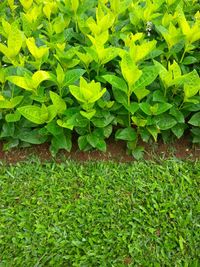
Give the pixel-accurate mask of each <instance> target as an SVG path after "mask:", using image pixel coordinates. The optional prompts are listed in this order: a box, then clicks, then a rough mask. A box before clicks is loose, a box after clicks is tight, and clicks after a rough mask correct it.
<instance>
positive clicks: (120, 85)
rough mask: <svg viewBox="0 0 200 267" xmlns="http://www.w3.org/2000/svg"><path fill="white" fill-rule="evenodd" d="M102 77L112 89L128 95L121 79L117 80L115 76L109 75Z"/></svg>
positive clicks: (124, 83)
mask: <svg viewBox="0 0 200 267" xmlns="http://www.w3.org/2000/svg"><path fill="white" fill-rule="evenodd" d="M102 77H103V78H104V79H105V80H106V81H107V82H109V83H110V84H111V85H112V86H113V87H114V88H117V89H119V90H121V91H122V92H125V93H126V94H127V93H128V88H127V85H126V82H125V81H124V80H123V79H122V78H119V77H117V76H115V75H110V74H107V75H104V76H102Z"/></svg>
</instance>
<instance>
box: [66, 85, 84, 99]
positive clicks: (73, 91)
mask: <svg viewBox="0 0 200 267" xmlns="http://www.w3.org/2000/svg"><path fill="white" fill-rule="evenodd" d="M69 89H70V93H71V94H72V95H73V96H74V97H75V98H76V99H77V100H78V101H80V102H83V103H84V102H85V100H84V98H83V95H82V94H81V91H80V88H79V87H78V86H76V85H70V86H69Z"/></svg>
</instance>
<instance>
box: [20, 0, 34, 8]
mask: <svg viewBox="0 0 200 267" xmlns="http://www.w3.org/2000/svg"><path fill="white" fill-rule="evenodd" d="M20 3H21V4H22V6H23V8H24V9H26V10H28V9H29V8H30V7H31V6H32V4H33V0H20Z"/></svg>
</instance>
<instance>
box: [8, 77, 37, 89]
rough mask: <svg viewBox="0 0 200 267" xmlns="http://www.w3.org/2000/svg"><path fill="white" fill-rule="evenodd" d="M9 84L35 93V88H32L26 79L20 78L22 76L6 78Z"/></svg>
mask: <svg viewBox="0 0 200 267" xmlns="http://www.w3.org/2000/svg"><path fill="white" fill-rule="evenodd" d="M6 79H7V80H8V81H9V82H11V83H14V84H15V85H17V86H19V87H21V88H23V89H25V90H28V91H33V90H34V87H33V86H30V85H29V84H27V80H26V78H25V77H20V76H8V77H7V78H6Z"/></svg>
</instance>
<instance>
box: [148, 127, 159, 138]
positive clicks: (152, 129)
mask: <svg viewBox="0 0 200 267" xmlns="http://www.w3.org/2000/svg"><path fill="white" fill-rule="evenodd" d="M147 130H148V132H149V133H150V134H151V135H152V136H153V139H154V141H155V142H157V138H158V134H159V133H160V130H159V129H158V128H157V127H155V126H148V127H147Z"/></svg>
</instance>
